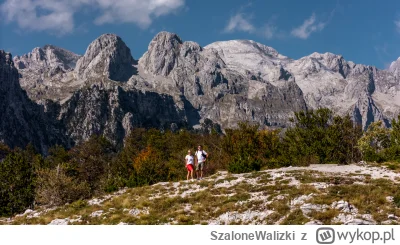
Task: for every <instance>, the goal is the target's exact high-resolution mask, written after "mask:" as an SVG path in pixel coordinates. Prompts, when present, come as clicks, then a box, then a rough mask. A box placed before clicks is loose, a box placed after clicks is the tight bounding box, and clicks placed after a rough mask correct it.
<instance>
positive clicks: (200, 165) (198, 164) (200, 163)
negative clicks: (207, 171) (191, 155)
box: [196, 162, 204, 170]
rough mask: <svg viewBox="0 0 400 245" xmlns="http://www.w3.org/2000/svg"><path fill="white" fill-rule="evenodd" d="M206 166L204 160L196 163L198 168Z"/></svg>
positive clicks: (201, 168)
mask: <svg viewBox="0 0 400 245" xmlns="http://www.w3.org/2000/svg"><path fill="white" fill-rule="evenodd" d="M203 168H204V162H199V163H197V165H196V170H203Z"/></svg>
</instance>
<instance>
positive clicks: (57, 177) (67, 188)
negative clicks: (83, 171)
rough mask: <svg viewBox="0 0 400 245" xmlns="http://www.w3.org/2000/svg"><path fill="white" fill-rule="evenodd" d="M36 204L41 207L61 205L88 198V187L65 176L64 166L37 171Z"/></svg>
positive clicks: (73, 178)
mask: <svg viewBox="0 0 400 245" xmlns="http://www.w3.org/2000/svg"><path fill="white" fill-rule="evenodd" d="M37 183H38V184H37V188H36V202H37V203H39V204H42V205H50V206H53V205H63V204H65V203H71V202H74V201H76V200H79V199H85V198H89V197H90V186H89V185H88V184H87V183H86V182H84V181H80V180H79V179H77V178H76V177H71V176H68V175H66V170H65V168H64V166H60V167H59V168H56V169H43V170H40V171H38V181H37Z"/></svg>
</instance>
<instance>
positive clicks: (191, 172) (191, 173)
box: [190, 169, 193, 180]
mask: <svg viewBox="0 0 400 245" xmlns="http://www.w3.org/2000/svg"><path fill="white" fill-rule="evenodd" d="M190 175H191V177H192V180H193V169H192V171H190Z"/></svg>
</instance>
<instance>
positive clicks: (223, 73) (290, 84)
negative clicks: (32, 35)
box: [2, 32, 400, 145]
mask: <svg viewBox="0 0 400 245" xmlns="http://www.w3.org/2000/svg"><path fill="white" fill-rule="evenodd" d="M78 58H79V59H78ZM75 63H76V65H75ZM397 63H398V62H397V61H396V62H394V63H393V64H392V66H391V68H390V69H389V71H385V70H379V69H377V68H375V67H371V66H366V65H360V64H355V63H353V62H351V61H346V60H345V59H344V58H343V57H342V56H340V55H335V54H331V53H325V54H319V53H313V54H311V55H309V56H306V57H303V58H301V59H298V60H293V59H290V58H288V57H286V56H283V55H281V54H279V53H278V52H277V51H276V50H275V49H273V48H271V47H268V46H265V45H262V44H260V43H256V42H254V41H249V40H232V41H226V42H216V43H212V44H210V45H207V46H206V47H204V48H203V47H201V46H200V45H199V44H197V43H195V42H192V41H185V42H184V41H182V40H181V38H180V37H179V36H177V35H176V34H173V33H168V32H161V33H159V34H157V35H156V36H155V37H154V39H153V40H152V41H151V42H150V44H149V47H148V50H147V52H146V53H145V54H144V55H143V56H142V57H141V58H140V59H139V61H135V60H134V59H133V58H132V56H131V52H130V49H129V48H128V47H127V46H126V45H125V43H124V42H123V41H122V40H121V38H120V37H118V36H116V35H113V34H104V35H102V36H100V37H99V38H97V39H96V40H95V41H93V42H92V43H91V44H90V45H89V47H88V48H87V51H86V53H85V55H84V56H82V57H79V56H78V55H75V54H73V53H71V52H68V51H66V50H63V49H60V48H57V47H54V46H45V47H44V48H42V49H34V51H32V53H30V54H28V55H24V56H21V57H16V58H14V60H12V59H11V56H6V55H5V53H4V55H3V65H4V67H8V68H7V69H10V71H11V73H10V72H7V74H13V73H12V72H16V69H15V68H12V67H13V65H14V66H15V67H16V68H17V69H18V71H19V73H20V76H21V77H20V83H21V86H22V87H23V88H24V89H25V90H26V91H27V94H28V95H29V97H30V98H31V99H33V100H34V101H35V102H36V103H37V104H40V106H38V105H35V104H33V103H32V102H29V103H30V106H33V107H35V106H36V107H35V108H41V109H40V110H42V111H41V112H40V113H42V114H43V115H44V117H43V118H46V119H41V120H44V121H43V124H44V125H49V126H48V127H49V128H51V129H52V130H53V131H54V130H58V131H59V132H63V135H64V136H63V137H64V138H62V137H61V138H62V139H63V140H62V141H63V142H64V141H65V142H72V143H71V144H74V143H75V144H76V143H80V142H82V141H85V140H86V139H88V138H89V137H90V135H92V134H103V135H105V136H106V137H107V138H109V139H110V140H111V141H112V142H113V143H114V144H116V145H119V144H121V143H122V140H123V138H124V137H125V136H126V135H127V134H129V132H130V131H131V129H132V128H134V127H157V128H165V129H170V128H173V129H174V130H176V129H177V128H179V127H182V126H189V127H194V128H197V127H200V125H202V124H205V122H207V123H208V124H210V123H209V122H211V124H212V125H217V126H220V127H222V129H224V128H227V127H236V126H237V124H238V122H240V121H251V122H257V123H259V124H261V125H262V126H266V127H288V126H291V124H290V121H289V118H291V117H293V115H294V112H295V111H299V110H306V109H317V108H320V107H328V108H330V109H332V110H333V111H334V112H336V113H338V114H341V115H345V114H350V115H351V116H352V118H353V120H354V121H356V122H357V123H360V124H361V125H362V126H363V128H364V129H366V128H367V127H368V125H369V124H370V123H371V122H373V121H377V120H384V121H385V123H386V124H387V125H388V126H390V123H389V121H390V119H391V118H393V117H395V116H397V114H398V113H399V112H400V77H399V76H398V75H396V74H397V73H396V71H397V70H396V69H397V68H396V67H397ZM3 74H6V72H4V71H3ZM4 76H7V79H10V78H8V76H9V75H4ZM11 80H12V81H13V83H18V74H17V73H15V74H14V75H12V78H11ZM2 82H3V81H2ZM3 87H4V88H3V89H5V86H3ZM17 90H18V89H17ZM17 90H15V91H17ZM8 93H10V92H8ZM18 93H19V92H18ZM21 96H22V95H21ZM14 97H15V96H14ZM17 97H18V96H17ZM22 97H23V96H22ZM22 97H21V98H22ZM25 97H26V96H25ZM25 97H24V99H23V100H27V98H25ZM21 100H22V99H21ZM3 101H5V102H4V106H5V105H8V104H12V103H14V104H15V103H16V102H15V101H18V99H16V100H15V101H12V100H11V99H9V100H4V99H3ZM21 103H22V102H21ZM23 103H25V102H23ZM26 103H28V102H26ZM29 103H28V104H29ZM32 104H33V105H32ZM32 110H33V109H32ZM34 110H38V109H34ZM40 113H39V114H40ZM8 117H10V118H12V115H8ZM26 120H27V119H26ZM46 120H47V121H46ZM30 123H31V122H30V121H28V120H27V124H30ZM32 123H35V122H34V121H32ZM211 124H210V125H211ZM54 125H56V126H54ZM7 127H11V126H7ZM25 127H27V126H25ZM46 130H47V129H46ZM50 131H51V130H50ZM4 132H5V131H4ZM38 132H41V131H40V130H39V131H38ZM45 132H48V131H45ZM32 135H34V133H33V132H32ZM32 135H31V134H30V133H27V136H26V137H25V138H23V137H21V142H22V141H24V142H26V141H29V140H31V139H32ZM46 135H50V136H48V137H53V136H52V135H56V134H55V133H51V134H50V133H46ZM43 137H44V136H43ZM11 138H12V137H11ZM36 138H38V139H39V138H40V137H36ZM64 139H65V140H64ZM44 142H53V141H52V140H48V141H45V140H41V141H40V144H42V145H43V144H47V143H44ZM37 144H39V143H37ZM40 144H39V145H40ZM49 144H50V143H49Z"/></svg>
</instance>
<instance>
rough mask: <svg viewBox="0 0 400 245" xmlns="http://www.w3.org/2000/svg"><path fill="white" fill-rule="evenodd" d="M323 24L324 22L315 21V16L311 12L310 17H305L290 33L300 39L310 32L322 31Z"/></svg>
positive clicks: (324, 24) (307, 35) (306, 36)
mask: <svg viewBox="0 0 400 245" xmlns="http://www.w3.org/2000/svg"><path fill="white" fill-rule="evenodd" d="M325 26H326V23H324V22H317V18H316V17H315V14H314V13H313V14H312V15H311V16H310V18H308V19H306V20H305V21H304V23H303V24H302V25H301V26H299V27H297V28H294V29H293V30H292V32H291V34H292V35H293V36H295V37H298V38H301V39H307V38H308V37H309V36H310V35H311V33H313V32H317V31H322V30H323V29H324V28H325Z"/></svg>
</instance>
